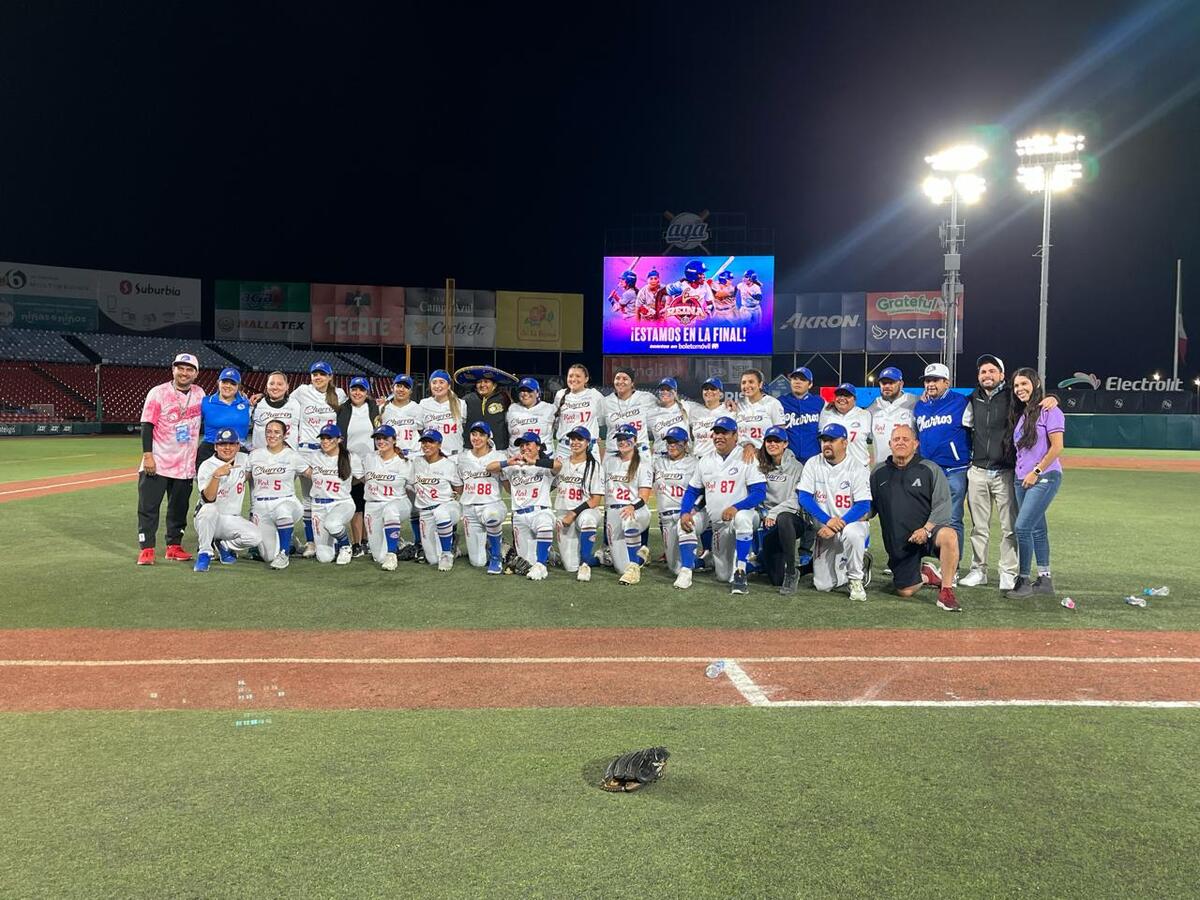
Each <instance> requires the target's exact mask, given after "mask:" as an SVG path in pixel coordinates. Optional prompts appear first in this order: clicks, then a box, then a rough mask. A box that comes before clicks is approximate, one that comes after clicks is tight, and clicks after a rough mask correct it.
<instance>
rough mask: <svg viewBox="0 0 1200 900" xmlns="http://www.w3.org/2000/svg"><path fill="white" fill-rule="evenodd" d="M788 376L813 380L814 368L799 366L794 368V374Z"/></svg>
mask: <svg viewBox="0 0 1200 900" xmlns="http://www.w3.org/2000/svg"><path fill="white" fill-rule="evenodd" d="M788 378H803V379H804V380H805V381H808V382H811V381H812V380H813V377H812V369H810V368H809V367H808V366H797V367H796V368H794V369H792V374H790V375H789V376H788Z"/></svg>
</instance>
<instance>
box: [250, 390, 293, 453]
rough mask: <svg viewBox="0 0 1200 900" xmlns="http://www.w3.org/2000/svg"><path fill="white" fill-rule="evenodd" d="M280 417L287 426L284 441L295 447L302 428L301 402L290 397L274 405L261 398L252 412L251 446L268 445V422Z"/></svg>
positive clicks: (256, 447)
mask: <svg viewBox="0 0 1200 900" xmlns="http://www.w3.org/2000/svg"><path fill="white" fill-rule="evenodd" d="M276 419H278V420H279V421H280V422H282V423H283V424H284V425H286V426H287V431H285V432H284V433H283V442H284V443H285V444H286V445H287V446H289V447H291V448H293V449H295V447H296V444H297V442H298V441H297V437H296V435H297V434H298V433H299V428H300V404H299V403H297V402H296V400H295V398H292V397H289V398H288V399H287V400H286V401H285V402H284V403H283V404H282V405H280V406H272V405H271V404H270V403H269V402H268V401H267V400H266V399H262V400H259V401H258V403H256V404H255V406H254V410H253V412H251V413H250V424H251V429H250V446H251V447H252V448H253V449H258V448H259V447H266V446H267V423H268V422H271V421H274V420H276Z"/></svg>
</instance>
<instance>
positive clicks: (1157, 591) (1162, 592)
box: [1142, 584, 1171, 597]
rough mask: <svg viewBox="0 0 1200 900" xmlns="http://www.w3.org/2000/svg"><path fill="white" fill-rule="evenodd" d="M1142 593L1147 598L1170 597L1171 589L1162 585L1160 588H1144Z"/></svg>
mask: <svg viewBox="0 0 1200 900" xmlns="http://www.w3.org/2000/svg"><path fill="white" fill-rule="evenodd" d="M1142 593H1143V594H1144V595H1145V596H1147V597H1170V596H1171V589H1170V588H1169V587H1167V586H1166V585H1165V584H1164V585H1163V586H1162V587H1156V588H1146V589H1145V590H1144V591H1142Z"/></svg>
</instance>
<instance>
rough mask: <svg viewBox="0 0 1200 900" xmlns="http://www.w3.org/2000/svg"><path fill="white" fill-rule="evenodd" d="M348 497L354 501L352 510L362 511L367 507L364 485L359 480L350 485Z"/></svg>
mask: <svg viewBox="0 0 1200 900" xmlns="http://www.w3.org/2000/svg"><path fill="white" fill-rule="evenodd" d="M350 498H351V499H352V500H353V501H354V511H355V512H362V511H363V510H365V509H366V508H367V495H366V485H365V484H363V483H361V482H359V483H358V484H352V485H350Z"/></svg>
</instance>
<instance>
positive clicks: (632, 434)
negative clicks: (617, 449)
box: [613, 425, 637, 441]
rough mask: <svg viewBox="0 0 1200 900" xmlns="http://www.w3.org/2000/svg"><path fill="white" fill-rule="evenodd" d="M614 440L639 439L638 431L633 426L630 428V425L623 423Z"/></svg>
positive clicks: (614, 435)
mask: <svg viewBox="0 0 1200 900" xmlns="http://www.w3.org/2000/svg"><path fill="white" fill-rule="evenodd" d="M613 440H614V441H636V440H637V432H636V431H634V430H633V429H632V428H630V427H629V426H628V425H622V426H621V427H620V428H618V429H617V430H616V432H615V433H614V434H613Z"/></svg>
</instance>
